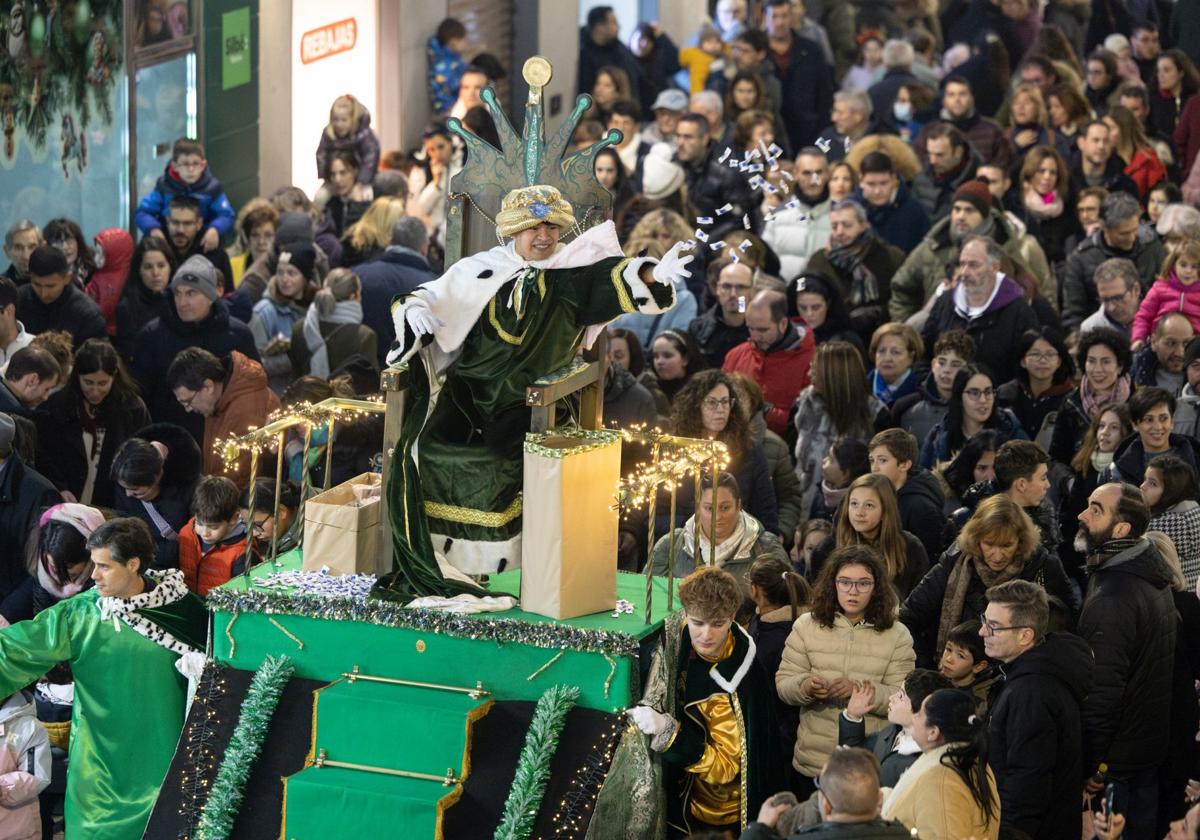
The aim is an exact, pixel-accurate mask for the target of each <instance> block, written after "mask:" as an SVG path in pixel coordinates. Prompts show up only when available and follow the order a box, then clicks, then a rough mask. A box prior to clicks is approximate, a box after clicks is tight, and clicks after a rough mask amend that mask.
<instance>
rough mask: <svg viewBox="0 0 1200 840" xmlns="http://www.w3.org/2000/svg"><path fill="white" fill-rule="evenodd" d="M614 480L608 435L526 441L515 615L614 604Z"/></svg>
mask: <svg viewBox="0 0 1200 840" xmlns="http://www.w3.org/2000/svg"><path fill="white" fill-rule="evenodd" d="M620 478H621V438H620V436H619V435H617V434H615V433H612V432H602V431H582V430H575V431H571V432H548V433H545V434H529V435H526V437H525V489H524V504H523V505H522V514H521V515H522V517H523V526H522V536H521V609H523V610H525V611H526V612H531V613H537V614H538V615H546V616H550V617H551V618H560V619H561V618H575V617H576V616H581V615H589V614H590V613H595V612H604V611H606V610H611V609H613V608H614V607H615V606H616V604H617V516H618V512H617V510H616V509H615V506H614V501H615V499H614V497H615V493H616V489H617V482H618V481H619V480H620Z"/></svg>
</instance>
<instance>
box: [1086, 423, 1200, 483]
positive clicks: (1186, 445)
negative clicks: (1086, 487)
mask: <svg viewBox="0 0 1200 840" xmlns="http://www.w3.org/2000/svg"><path fill="white" fill-rule="evenodd" d="M1168 442H1169V443H1170V446H1171V451H1170V454H1172V455H1174V456H1176V457H1177V458H1182V459H1183V460H1184V461H1186V462H1187V463H1189V464H1191V466H1192V469H1193V470H1196V471H1198V472H1200V453H1197V451H1196V444H1194V443H1192V439H1191V438H1189V437H1187V436H1186V435H1177V434H1175V433H1174V432H1172V433H1171V436H1170V438H1169V441H1168ZM1163 454H1166V453H1163ZM1146 460H1147V459H1146V450H1145V447H1144V446H1143V445H1142V438H1141V436H1140V435H1139V434H1138V433H1137V432H1134V433H1133V434H1131V435H1130V436H1129V437H1127V438H1125V440H1123V441H1121V445H1120V446H1118V447H1117V451H1116V452H1115V453H1114V454H1113V462H1112V464H1111V465H1109V467H1108V469H1106V470H1105V471H1104V472H1103V473H1101V475H1100V482H1099V483H1100V484H1104V483H1105V482H1108V481H1125V482H1128V483H1129V484H1132V485H1134V486H1135V487H1138V486H1141V483H1142V482H1143V481H1145V479H1146Z"/></svg>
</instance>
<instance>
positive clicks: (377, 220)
mask: <svg viewBox="0 0 1200 840" xmlns="http://www.w3.org/2000/svg"><path fill="white" fill-rule="evenodd" d="M404 207H405V201H404V199H402V198H397V197H395V196H383V197H382V198H377V199H375V200H374V201H372V202H371V206H370V207H368V208H367V210H366V212H365V213H363V214H362V218H361V219H359V220H358V221H357V222H355V223H354V224H352V225H351V226H350V228H349V229H348V230H347V231H346V233H345V235H343V236H342V265H344V266H346V267H347V268H350V267H352V266H356V265H358V264H359V263H364V262H367V261H368V260H373V259H375V258H376V257H378V256H379V255H380V254H382V253H383V252H384V251H386V250H387V248H388V246H389V245H391V244H392V226H393V225H394V224H396V222H397V221H399V220H400V219H401V218H402V217H403V216H404Z"/></svg>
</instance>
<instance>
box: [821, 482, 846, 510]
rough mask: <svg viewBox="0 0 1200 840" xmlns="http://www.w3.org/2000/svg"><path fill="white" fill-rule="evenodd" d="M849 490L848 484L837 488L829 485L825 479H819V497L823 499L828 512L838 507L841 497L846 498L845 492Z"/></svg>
mask: <svg viewBox="0 0 1200 840" xmlns="http://www.w3.org/2000/svg"><path fill="white" fill-rule="evenodd" d="M849 492H850V486H849V485H847V486H845V487H842V488H840V489H838V488H834V487H830V486H829V484H828V483H826V481H825V479H823V478H822V479H821V497H822V498H823V499H824V500H825V509H826V510H828V511H830V512H833V511H835V510H837V509H838V506H839V505H840V504H841V503H842V499H844V498H846V494H847V493H849Z"/></svg>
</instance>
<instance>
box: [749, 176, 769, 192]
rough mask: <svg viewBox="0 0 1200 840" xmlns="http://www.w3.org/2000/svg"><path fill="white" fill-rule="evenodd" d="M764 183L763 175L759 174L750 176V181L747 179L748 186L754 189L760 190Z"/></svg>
mask: <svg viewBox="0 0 1200 840" xmlns="http://www.w3.org/2000/svg"><path fill="white" fill-rule="evenodd" d="M765 183H766V181H764V180H763V176H761V175H754V176H753V177H751V178H750V181H749V184H750V187H751V188H752V189H756V190H761V189H762V185H763V184H765Z"/></svg>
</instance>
